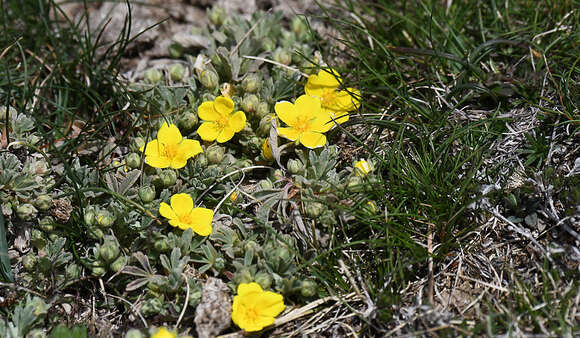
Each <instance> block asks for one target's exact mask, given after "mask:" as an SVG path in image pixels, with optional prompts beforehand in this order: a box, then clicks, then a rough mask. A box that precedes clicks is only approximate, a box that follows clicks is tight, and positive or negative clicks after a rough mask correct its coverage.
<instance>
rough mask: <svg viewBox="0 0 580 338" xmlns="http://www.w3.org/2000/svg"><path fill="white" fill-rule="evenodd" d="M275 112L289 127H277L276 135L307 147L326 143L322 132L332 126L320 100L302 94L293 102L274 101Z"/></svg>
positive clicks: (316, 146) (315, 146)
mask: <svg viewBox="0 0 580 338" xmlns="http://www.w3.org/2000/svg"><path fill="white" fill-rule="evenodd" d="M274 110H275V111H276V114H277V115H278V117H279V118H280V120H282V121H283V122H284V123H286V124H287V125H288V126H289V127H287V128H277V129H278V135H280V136H282V137H285V138H287V139H289V140H291V141H298V143H300V144H303V145H304V146H305V147H307V148H310V149H312V148H318V147H322V146H324V145H325V144H326V136H324V134H323V133H325V132H327V131H328V130H329V129H330V128H332V126H333V123H332V121H330V120H329V118H328V114H326V113H324V112H323V111H322V108H321V107H320V100H319V99H317V98H315V97H312V96H308V95H302V96H300V97H299V98H298V99H296V102H295V103H294V104H292V103H290V102H288V101H282V102H278V103H276V106H275V107H274Z"/></svg>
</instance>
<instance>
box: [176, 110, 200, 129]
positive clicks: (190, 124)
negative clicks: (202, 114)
mask: <svg viewBox="0 0 580 338" xmlns="http://www.w3.org/2000/svg"><path fill="white" fill-rule="evenodd" d="M198 122H199V119H198V118H197V115H195V114H194V113H192V112H190V111H188V112H184V113H183V114H181V116H179V119H178V120H177V127H179V129H180V130H184V131H188V130H192V129H193V128H194V127H195V126H196V125H197V123H198Z"/></svg>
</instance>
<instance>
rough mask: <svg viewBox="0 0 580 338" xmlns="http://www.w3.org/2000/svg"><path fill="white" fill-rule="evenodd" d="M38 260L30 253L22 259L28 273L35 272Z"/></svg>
mask: <svg viewBox="0 0 580 338" xmlns="http://www.w3.org/2000/svg"><path fill="white" fill-rule="evenodd" d="M37 261H38V259H37V258H36V256H35V255H33V254H32V253H28V254H27V255H25V256H24V257H22V266H24V269H25V270H26V271H29V272H32V271H34V267H35V266H36V262H37Z"/></svg>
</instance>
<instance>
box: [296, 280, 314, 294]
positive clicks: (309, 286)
mask: <svg viewBox="0 0 580 338" xmlns="http://www.w3.org/2000/svg"><path fill="white" fill-rule="evenodd" d="M316 291H318V287H317V286H316V282H314V281H312V280H309V279H307V280H303V281H302V284H301V285H300V294H301V295H302V296H303V297H313V296H315V295H316Z"/></svg>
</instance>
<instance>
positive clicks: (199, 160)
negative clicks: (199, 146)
mask: <svg viewBox="0 0 580 338" xmlns="http://www.w3.org/2000/svg"><path fill="white" fill-rule="evenodd" d="M193 161H194V163H195V164H196V165H197V166H199V167H202V168H203V167H205V166H207V164H208V160H207V156H205V153H202V154H199V155H197V156H196V157H195V159H194V160H193Z"/></svg>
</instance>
